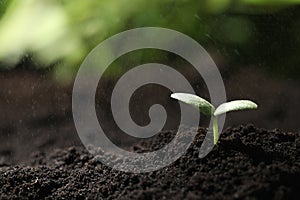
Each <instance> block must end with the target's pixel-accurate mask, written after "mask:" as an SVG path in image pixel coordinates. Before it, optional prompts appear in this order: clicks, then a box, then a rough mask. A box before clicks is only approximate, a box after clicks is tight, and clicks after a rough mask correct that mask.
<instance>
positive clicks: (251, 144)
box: [0, 125, 300, 199]
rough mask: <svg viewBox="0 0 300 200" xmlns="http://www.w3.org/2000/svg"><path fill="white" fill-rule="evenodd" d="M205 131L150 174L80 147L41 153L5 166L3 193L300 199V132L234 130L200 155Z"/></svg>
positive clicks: (160, 140) (145, 146) (157, 141)
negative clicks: (123, 168)
mask: <svg viewBox="0 0 300 200" xmlns="http://www.w3.org/2000/svg"><path fill="white" fill-rule="evenodd" d="M173 134H174V133H173V132H172V131H167V132H164V133H163V134H159V135H158V136H157V137H154V139H153V140H151V141H147V143H145V142H143V143H141V144H139V145H137V146H135V147H134V148H133V149H134V150H135V151H139V152H140V151H149V150H152V149H156V148H159V147H160V146H161V145H163V144H164V142H166V141H168V139H169V138H170V137H172V136H173ZM182 134H189V131H187V132H186V133H182ZM204 136H205V130H204V129H202V128H200V129H199V133H198V135H197V137H196V139H195V141H194V142H193V144H192V145H191V147H190V148H189V149H188V151H187V152H186V153H185V155H184V156H182V157H181V158H180V159H179V160H177V161H176V162H175V163H173V164H172V165H170V166H168V167H165V168H163V169H160V170H158V171H155V172H151V173H145V174H131V173H124V172H119V171H115V170H113V169H111V168H109V167H107V166H105V165H103V164H101V163H100V162H98V161H97V160H96V159H94V158H93V156H91V155H90V154H89V153H87V152H86V150H84V148H80V147H71V148H68V149H66V150H57V151H54V153H52V154H49V155H45V154H42V153H40V154H35V155H34V156H33V157H32V158H31V160H30V162H31V163H30V164H29V165H27V166H9V167H1V168H0V176H1V178H0V192H1V195H0V198H1V199H20V198H26V199H44V198H50V199H53V198H54V199H63V198H65V199H70V198H77V199H100V198H105V199H106V198H108V199H115V198H120V199H299V195H300V154H299V147H300V137H299V136H300V134H299V133H291V132H281V131H279V130H273V131H267V130H264V129H258V128H255V127H254V126H252V125H247V126H240V127H237V128H229V129H227V130H226V131H225V132H224V133H223V134H222V135H221V138H220V141H219V143H218V146H216V147H215V148H214V150H213V151H212V152H210V154H209V155H208V156H207V157H205V158H204V159H199V158H198V153H199V146H200V145H201V142H202V140H203V138H204Z"/></svg>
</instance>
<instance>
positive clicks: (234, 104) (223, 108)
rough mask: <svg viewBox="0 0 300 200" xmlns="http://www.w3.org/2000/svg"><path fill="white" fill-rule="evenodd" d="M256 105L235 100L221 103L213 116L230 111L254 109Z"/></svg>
mask: <svg viewBox="0 0 300 200" xmlns="http://www.w3.org/2000/svg"><path fill="white" fill-rule="evenodd" d="M256 108H257V104H256V103H254V102H252V101H249V100H235V101H230V102H227V103H223V104H221V105H220V106H218V107H217V108H216V110H215V112H214V116H218V115H221V114H224V113H227V112H230V111H236V110H249V109H256Z"/></svg>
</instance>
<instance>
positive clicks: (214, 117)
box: [212, 116, 219, 144]
mask: <svg viewBox="0 0 300 200" xmlns="http://www.w3.org/2000/svg"><path fill="white" fill-rule="evenodd" d="M212 120H213V132H214V144H217V142H218V139H219V130H218V119H217V117H216V116H213V117H212Z"/></svg>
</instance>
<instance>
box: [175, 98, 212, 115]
mask: <svg viewBox="0 0 300 200" xmlns="http://www.w3.org/2000/svg"><path fill="white" fill-rule="evenodd" d="M171 97H172V98H174V99H177V100H179V101H182V102H184V103H187V104H190V105H193V106H195V107H196V108H198V109H199V111H200V112H201V113H203V114H204V115H208V116H212V114H213V113H214V111H215V107H214V106H213V105H212V104H211V103H209V102H208V101H206V100H205V99H203V98H201V97H199V96H197V95H194V94H188V93H173V94H172V95H171Z"/></svg>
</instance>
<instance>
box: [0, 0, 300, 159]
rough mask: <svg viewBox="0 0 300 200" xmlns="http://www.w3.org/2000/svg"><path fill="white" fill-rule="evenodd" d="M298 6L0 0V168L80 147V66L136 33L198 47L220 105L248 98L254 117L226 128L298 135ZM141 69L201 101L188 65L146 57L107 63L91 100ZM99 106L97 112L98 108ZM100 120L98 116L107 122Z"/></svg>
mask: <svg viewBox="0 0 300 200" xmlns="http://www.w3.org/2000/svg"><path fill="white" fill-rule="evenodd" d="M298 4H300V1H299V0H202V1H196V0H164V1H159V0H152V1H140V0H130V1H129V0H101V1H96V0H86V1H83V0H72V1H69V0H0V71H1V72H0V138H1V141H2V142H1V145H0V155H1V156H0V164H1V163H4V162H8V160H9V161H10V162H18V161H24V160H26V156H28V155H29V154H31V153H33V152H35V151H47V150H48V149H52V148H55V147H65V146H70V145H80V141H79V139H78V137H77V135H76V130H75V128H74V124H73V122H72V109H71V95H72V84H73V80H74V77H75V75H76V72H77V70H78V68H79V67H80V64H81V62H82V61H83V60H84V58H85V57H86V56H87V55H88V53H89V52H90V51H91V50H92V49H93V48H94V47H95V46H96V45H98V44H99V43H100V42H101V41H103V40H104V39H106V38H108V37H110V36H112V35H114V34H117V33H119V32H121V31H125V30H128V29H132V28H137V27H145V26H156V27H165V28H170V29H174V30H177V31H180V32H182V33H184V34H186V35H188V36H190V37H192V38H193V39H195V40H197V41H198V42H199V43H200V44H201V45H202V46H203V47H205V49H206V50H207V51H208V52H209V53H210V55H211V56H212V58H213V59H214V61H215V62H216V64H217V66H218V67H219V69H220V72H221V74H222V76H223V78H224V82H225V86H226V91H227V96H228V100H232V99H241V98H243V99H252V100H254V101H256V102H257V103H258V104H259V105H260V108H259V110H258V111H247V112H242V113H232V114H229V115H228V117H227V121H226V126H225V127H228V126H236V125H239V124H247V123H253V124H254V125H255V126H258V127H262V128H267V129H275V128H279V129H284V130H288V131H299V117H298V113H299V112H300V106H299V103H298V102H299V99H300V92H299V79H300V76H299V75H300V67H299V64H300V55H299V54H300V7H299V6H298ZM150 61H151V62H153V61H155V62H159V61H160V62H162V63H166V64H169V65H173V66H174V67H175V68H176V69H178V70H179V71H182V72H183V73H184V74H185V75H186V76H187V77H189V79H190V81H191V83H192V84H193V86H194V88H195V90H196V92H197V93H198V94H199V95H203V96H205V97H207V98H209V97H208V96H207V93H206V92H205V91H206V89H205V85H204V84H203V82H202V80H201V77H198V76H196V75H195V74H194V73H193V71H190V70H189V68H190V66H188V64H187V63H185V62H184V61H182V60H180V59H179V58H176V57H175V56H174V55H169V54H167V53H166V52H159V51H149V50H148V51H140V52H134V53H133V54H131V55H128V57H127V58H121V59H120V60H119V61H116V62H115V63H114V64H113V66H112V67H111V69H110V70H109V71H108V72H107V73H106V74H107V76H106V79H105V80H104V83H103V84H102V86H104V89H100V90H99V92H98V93H99V94H98V96H99V98H101V97H103V96H104V97H105V94H106V91H105V89H108V90H109V89H111V88H112V86H113V85H114V84H113V83H114V82H115V81H116V80H117V79H118V77H120V76H121V74H122V72H124V70H125V71H126V69H128V68H130V67H133V66H135V65H137V64H141V63H145V62H150ZM152 91H153V90H152ZM156 91H157V93H160V92H161V93H163V92H165V91H164V90H163V89H161V90H156ZM152 96H160V95H155V94H152ZM108 97H109V95H108ZM142 97H143V96H142V95H140V96H139V95H138V94H136V95H135V97H134V99H135V101H136V105H138V104H144V105H148V104H150V103H149V102H148V101H150V102H152V101H153V100H152V99H151V98H150V100H149V98H147V101H146V100H145V99H143V98H142ZM162 101H165V104H168V103H167V102H166V101H167V100H166V99H165V100H162ZM145 102H146V103H145ZM102 103H103V102H102ZM106 103H108V104H109V100H107V101H106ZM99 105H100V106H99V110H100V111H101V110H102V111H105V112H106V109H107V106H106V107H105V106H104V107H103V108H101V102H99ZM133 107H134V106H133ZM133 110H142V111H143V110H146V109H145V108H140V107H136V108H135V109H133ZM100 111H99V112H100ZM105 112H104V114H103V113H102V114H101V113H100V114H99V116H101V118H102V119H103V118H105V117H107V118H108V120H107V121H109V120H112V118H111V115H110V113H105ZM141 113H142V114H141V115H143V116H144V115H145V113H146V112H141ZM171 113H172V111H171ZM173 114H174V116H175V115H176V114H175V111H174V112H173ZM137 116H138V117H136V119H137V120H138V119H143V117H140V116H139V115H137ZM145 119H147V116H146V117H145ZM176 119H177V118H176V116H175V117H174V120H175V121H176ZM146 121H147V120H146ZM103 123H104V124H105V122H103ZM139 123H141V124H143V122H142V121H141V122H139ZM106 125H107V127H109V126H110V123H109V122H106ZM170 127H171V128H172V125H170Z"/></svg>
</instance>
